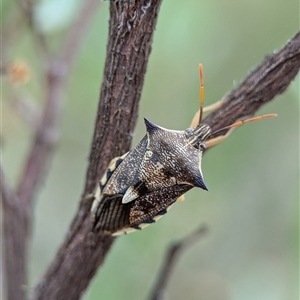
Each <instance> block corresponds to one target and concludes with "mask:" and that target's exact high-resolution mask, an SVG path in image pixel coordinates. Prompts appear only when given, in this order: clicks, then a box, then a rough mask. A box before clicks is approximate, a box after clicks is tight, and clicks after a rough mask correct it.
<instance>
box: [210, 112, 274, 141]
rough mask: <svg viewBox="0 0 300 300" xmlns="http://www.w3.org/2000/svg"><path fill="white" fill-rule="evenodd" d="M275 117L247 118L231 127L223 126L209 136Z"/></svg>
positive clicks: (266, 115) (271, 115)
mask: <svg viewBox="0 0 300 300" xmlns="http://www.w3.org/2000/svg"><path fill="white" fill-rule="evenodd" d="M275 117H277V114H265V115H261V116H256V117H251V118H248V119H245V120H239V121H236V122H234V123H232V124H231V125H228V126H225V127H223V128H220V129H218V130H216V131H214V132H212V133H211V135H210V136H214V135H216V134H218V133H220V132H222V131H223V130H226V129H231V128H236V127H240V126H242V125H244V124H247V123H251V122H256V121H260V120H263V119H270V118H275Z"/></svg>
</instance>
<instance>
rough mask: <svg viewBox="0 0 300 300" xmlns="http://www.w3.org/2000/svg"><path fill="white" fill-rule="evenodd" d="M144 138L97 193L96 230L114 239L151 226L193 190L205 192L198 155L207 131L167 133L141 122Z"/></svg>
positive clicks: (202, 127) (203, 128)
mask: <svg viewBox="0 0 300 300" xmlns="http://www.w3.org/2000/svg"><path fill="white" fill-rule="evenodd" d="M145 125H146V130H147V135H146V136H145V137H144V138H143V139H142V141H141V142H140V143H139V144H138V145H137V146H136V147H135V148H134V149H132V150H131V151H130V152H129V153H126V154H125V155H123V156H122V157H120V158H115V159H114V160H113V161H112V162H111V164H110V166H109V167H108V169H107V171H106V173H105V175H104V177H103V178H102V179H101V181H100V184H99V190H98V191H96V193H95V200H94V203H93V205H92V213H93V228H94V231H95V232H100V233H102V234H112V235H117V234H121V233H127V232H131V231H133V230H136V229H142V228H143V227H145V226H147V225H149V224H151V223H154V222H155V221H156V220H158V219H159V218H160V217H161V216H162V215H164V214H165V213H166V212H167V210H168V209H169V208H170V207H171V206H172V205H173V204H174V202H175V201H176V200H177V199H178V198H179V197H180V196H181V195H183V194H184V193H186V192H187V191H188V190H190V189H191V188H193V187H200V188H202V189H204V190H207V187H206V185H205V183H204V181H203V176H202V172H201V157H202V152H203V149H204V148H205V144H204V143H205V141H206V139H207V138H208V137H209V135H210V132H211V130H210V127H209V126H208V125H204V124H201V125H199V126H198V127H197V128H195V129H187V130H185V131H176V130H168V129H165V128H163V127H160V126H157V125H155V124H153V123H151V122H150V121H148V120H146V119H145Z"/></svg>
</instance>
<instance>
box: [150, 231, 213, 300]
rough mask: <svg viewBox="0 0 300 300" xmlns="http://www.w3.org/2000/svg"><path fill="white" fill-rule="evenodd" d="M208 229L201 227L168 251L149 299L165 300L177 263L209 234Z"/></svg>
mask: <svg viewBox="0 0 300 300" xmlns="http://www.w3.org/2000/svg"><path fill="white" fill-rule="evenodd" d="M207 231H208V228H207V227H206V226H205V225H202V226H200V227H199V228H198V229H197V230H196V231H194V232H192V233H191V234H189V235H188V236H186V237H184V238H183V239H182V240H180V241H178V242H177V243H174V244H173V245H171V246H170V247H169V249H168V250H167V254H166V256H165V259H164V260H163V266H162V268H161V271H160V273H159V275H158V278H157V281H156V283H155V285H154V288H153V291H152V293H151V295H150V297H149V299H151V300H163V299H164V298H165V297H164V295H165V290H166V287H167V284H168V282H169V280H170V277H171V275H172V272H173V270H174V267H175V265H176V262H177V261H178V259H179V255H182V254H183V251H185V250H187V249H188V247H191V246H192V245H193V244H194V243H195V242H197V241H199V240H200V239H202V238H203V237H204V236H205V234H206V233H207Z"/></svg>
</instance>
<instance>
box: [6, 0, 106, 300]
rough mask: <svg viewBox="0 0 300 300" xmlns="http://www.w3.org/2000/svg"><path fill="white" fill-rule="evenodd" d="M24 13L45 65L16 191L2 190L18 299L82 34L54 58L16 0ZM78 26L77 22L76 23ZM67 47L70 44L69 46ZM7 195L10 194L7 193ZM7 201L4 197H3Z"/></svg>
mask: <svg viewBox="0 0 300 300" xmlns="http://www.w3.org/2000/svg"><path fill="white" fill-rule="evenodd" d="M99 3H100V2H99V1H93V0H89V1H86V2H85V4H84V7H83V13H81V14H80V15H79V16H78V20H77V22H76V24H80V25H81V27H82V28H81V31H84V30H86V28H87V24H88V23H89V21H90V20H91V16H92V13H93V12H94V11H95V10H96V7H97V5H99ZM19 4H20V6H21V9H22V11H23V13H24V16H25V18H26V20H27V22H28V24H29V26H30V28H31V31H32V34H33V36H34V37H35V41H36V45H37V48H39V50H40V54H41V65H44V64H45V62H46V68H45V72H44V73H45V78H43V79H44V83H45V88H44V95H45V105H44V107H43V108H42V111H41V116H40V118H39V120H38V122H37V125H36V126H34V129H35V133H34V138H33V142H32V145H31V149H30V151H29V154H28V157H27V158H26V160H25V166H24V169H23V171H22V173H21V177H20V183H19V185H18V187H17V192H14V191H12V190H10V193H6V194H3V203H4V205H3V215H4V216H5V217H4V220H3V231H4V232H5V235H4V245H5V246H4V252H5V262H4V264H5V276H4V277H5V282H6V285H5V288H6V294H7V295H6V296H7V298H8V299H12V300H14V299H16V300H21V299H24V298H25V290H24V288H23V287H24V286H25V285H26V259H27V241H28V236H29V233H30V227H31V221H32V218H31V213H32V202H33V200H34V197H35V195H36V193H37V190H38V187H39V184H40V182H41V180H42V179H43V178H44V176H45V174H46V173H47V166H48V164H49V163H50V161H51V158H52V156H53V152H54V149H55V146H56V143H57V141H58V136H59V123H60V122H59V121H60V116H61V113H62V103H63V89H64V85H65V83H66V80H67V77H68V74H69V72H68V71H69V69H70V66H71V64H72V61H73V58H74V56H75V54H76V52H77V50H78V45H79V44H80V40H81V39H82V38H83V34H80V35H79V34H78V35H75V34H74V31H71V32H70V35H69V38H67V39H66V40H67V42H66V46H65V42H63V45H62V46H63V47H62V48H63V51H62V58H61V59H57V58H55V57H53V55H51V54H50V52H51V51H50V49H49V48H48V43H47V40H46V37H45V36H44V35H42V34H41V33H40V32H39V31H38V30H37V29H36V28H35V27H34V24H33V21H32V13H33V3H32V1H30V0H29V1H25V2H19ZM75 29H77V30H78V25H77V26H75ZM69 47H70V48H69ZM6 185H7V183H6V182H3V181H2V182H1V188H3V191H8V188H7V186H6ZM8 196H9V197H8ZM5 199H6V200H7V201H6V200H5Z"/></svg>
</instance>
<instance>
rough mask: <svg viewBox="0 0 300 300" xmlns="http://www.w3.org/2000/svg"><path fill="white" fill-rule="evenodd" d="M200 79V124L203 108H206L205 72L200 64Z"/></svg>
mask: <svg viewBox="0 0 300 300" xmlns="http://www.w3.org/2000/svg"><path fill="white" fill-rule="evenodd" d="M199 77H200V89H199V100H200V113H199V123H198V125H199V124H201V122H202V115H203V106H204V72H203V66H202V64H199Z"/></svg>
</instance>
